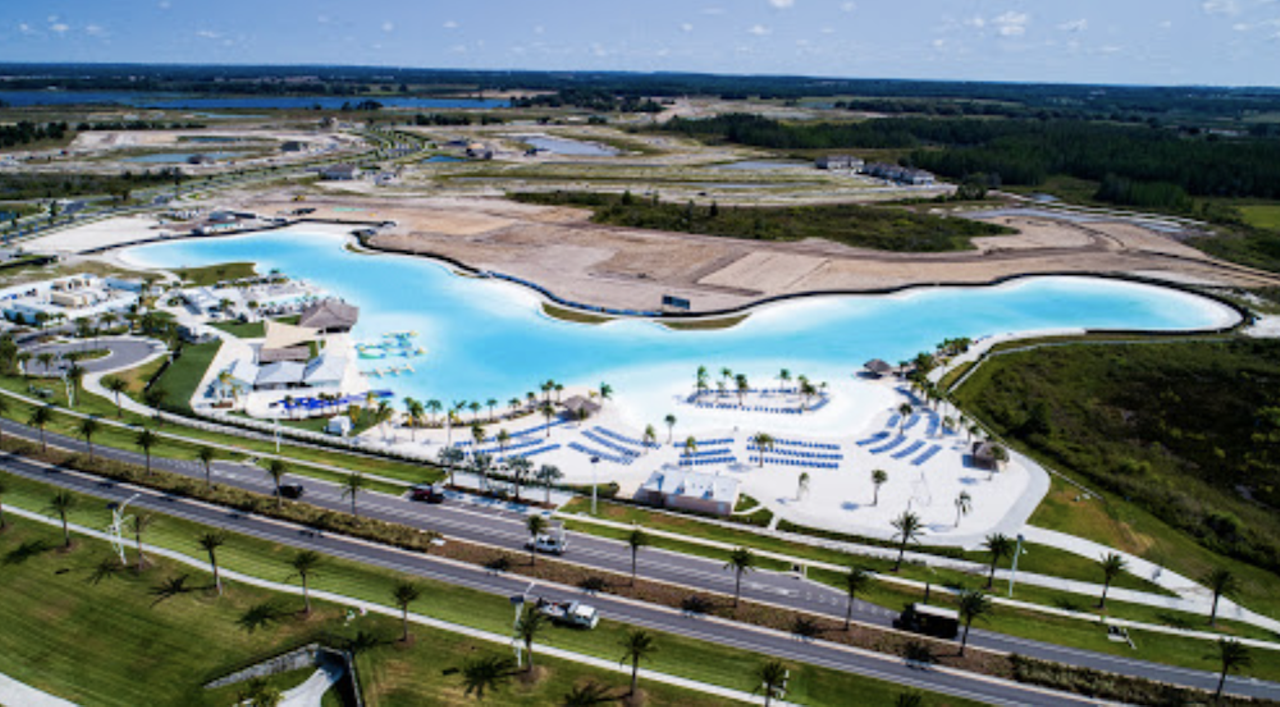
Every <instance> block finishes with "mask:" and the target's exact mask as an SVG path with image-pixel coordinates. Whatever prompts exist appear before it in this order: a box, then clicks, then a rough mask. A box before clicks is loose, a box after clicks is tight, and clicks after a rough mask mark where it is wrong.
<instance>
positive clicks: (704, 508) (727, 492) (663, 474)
mask: <svg viewBox="0 0 1280 707" xmlns="http://www.w3.org/2000/svg"><path fill="white" fill-rule="evenodd" d="M635 500H636V501H639V502H640V503H647V504H650V505H653V506H659V507H661V508H678V509H681V510H686V511H695V512H698V513H713V514H715V515H722V516H727V515H729V514H730V513H732V512H733V508H734V506H736V505H737V503H738V480H737V479H734V478H732V477H728V476H721V475H719V474H707V473H704V472H700V471H684V470H670V469H660V470H658V471H655V472H653V474H652V475H651V476H650V477H649V480H648V481H646V482H644V483H643V484H641V486H640V488H639V489H638V490H637V491H636V495H635Z"/></svg>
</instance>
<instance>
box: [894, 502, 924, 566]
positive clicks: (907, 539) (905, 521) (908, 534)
mask: <svg viewBox="0 0 1280 707" xmlns="http://www.w3.org/2000/svg"><path fill="white" fill-rule="evenodd" d="M892 525H893V528H894V530H896V531H897V532H895V533H894V534H893V537H894V539H895V540H896V541H898V561H897V562H896V563H894V565H893V571H894V572H897V571H898V570H900V569H902V558H903V556H904V555H906V554H907V545H909V544H911V543H913V542H917V541H918V540H919V539H920V534H921V533H923V532H924V523H922V522H920V516H918V515H916V514H915V513H912V512H911V511H903V512H902V515H900V516H898V517H897V518H894V519H893V522H892Z"/></svg>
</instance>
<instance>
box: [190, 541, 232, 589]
mask: <svg viewBox="0 0 1280 707" xmlns="http://www.w3.org/2000/svg"><path fill="white" fill-rule="evenodd" d="M196 542H197V543H199V545H200V547H201V549H203V550H204V551H205V552H207V553H209V566H210V567H212V568H213V586H215V587H217V589H218V593H219V594H221V593H222V578H221V577H220V576H219V575H218V548H220V547H222V546H223V545H225V544H226V542H227V535H226V533H223V532H222V531H221V530H210V531H209V532H207V533H205V534H204V535H201V536H200V538H199V539H198V540H197V541H196Z"/></svg>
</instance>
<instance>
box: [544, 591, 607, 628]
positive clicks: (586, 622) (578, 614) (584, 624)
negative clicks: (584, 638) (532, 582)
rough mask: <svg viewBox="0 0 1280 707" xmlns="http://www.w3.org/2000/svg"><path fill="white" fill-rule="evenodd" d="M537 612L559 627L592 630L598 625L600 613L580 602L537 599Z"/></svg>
mask: <svg viewBox="0 0 1280 707" xmlns="http://www.w3.org/2000/svg"><path fill="white" fill-rule="evenodd" d="M537 607H538V611H540V612H542V614H543V615H544V616H546V617H547V618H549V619H551V621H552V622H553V623H557V624H560V625H561V626H573V627H575V628H582V629H588V630H590V629H593V628H595V627H596V624H598V623H600V612H598V611H596V608H595V607H594V606H591V605H589V604H583V603H582V602H580V601H547V600H546V599H538V603H537Z"/></svg>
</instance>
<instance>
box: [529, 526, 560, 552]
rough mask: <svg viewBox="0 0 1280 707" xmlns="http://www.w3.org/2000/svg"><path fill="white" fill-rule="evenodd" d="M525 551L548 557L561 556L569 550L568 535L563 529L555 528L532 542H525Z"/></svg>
mask: <svg viewBox="0 0 1280 707" xmlns="http://www.w3.org/2000/svg"><path fill="white" fill-rule="evenodd" d="M524 546H525V549H527V550H536V551H537V552H542V553H546V554H548V555H563V554H564V551H565V550H568V549H569V534H568V533H566V532H565V531H564V528H563V527H559V528H555V529H553V530H552V531H551V532H550V533H542V534H541V535H538V536H537V537H535V538H533V539H532V540H526V541H525V543H524Z"/></svg>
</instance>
